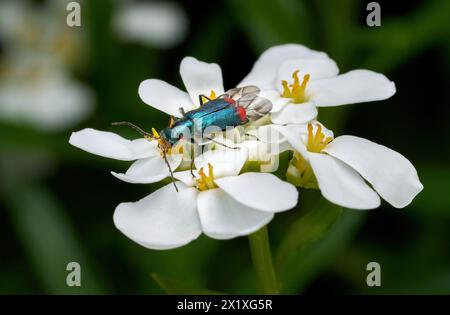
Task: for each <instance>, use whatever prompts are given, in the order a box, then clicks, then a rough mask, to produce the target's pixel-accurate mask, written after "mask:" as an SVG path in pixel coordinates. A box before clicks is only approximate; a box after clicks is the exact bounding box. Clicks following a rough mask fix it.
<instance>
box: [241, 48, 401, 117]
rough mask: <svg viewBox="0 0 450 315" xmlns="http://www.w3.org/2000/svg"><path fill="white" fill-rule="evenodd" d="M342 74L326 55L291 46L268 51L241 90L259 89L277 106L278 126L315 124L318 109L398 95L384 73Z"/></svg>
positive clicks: (245, 80)
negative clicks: (313, 122)
mask: <svg viewBox="0 0 450 315" xmlns="http://www.w3.org/2000/svg"><path fill="white" fill-rule="evenodd" d="M338 73H339V69H338V67H337V65H336V63H335V62H334V61H333V60H331V59H330V58H329V57H328V56H327V55H326V54H325V53H323V52H318V51H314V50H311V49H309V48H306V47H304V46H301V45H296V44H287V45H281V46H275V47H272V48H270V49H268V50H266V51H265V52H264V53H263V54H262V55H261V56H260V58H259V59H258V60H257V61H256V63H255V65H254V66H253V69H252V70H251V72H250V73H249V74H248V75H247V76H246V77H245V78H244V80H242V82H241V83H239V85H238V86H245V85H257V86H259V87H260V88H261V89H262V90H263V94H264V96H265V97H267V98H268V99H270V100H271V101H272V103H273V108H272V114H271V118H272V121H273V122H274V123H276V124H294V123H298V124H301V123H306V122H308V121H311V120H312V119H314V118H315V117H316V116H317V108H316V107H317V106H318V107H325V106H338V105H345V104H353V103H360V102H369V101H377V100H383V99H387V98H389V97H391V96H392V95H393V94H394V93H395V84H394V83H393V82H391V81H389V80H388V79H387V78H386V77H385V76H384V75H382V74H380V73H376V72H373V71H369V70H353V71H350V72H347V73H344V74H341V75H338Z"/></svg>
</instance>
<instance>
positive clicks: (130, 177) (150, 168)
mask: <svg viewBox="0 0 450 315" xmlns="http://www.w3.org/2000/svg"><path fill="white" fill-rule="evenodd" d="M182 158H183V156H182V155H181V154H176V155H168V156H167V161H168V162H169V165H170V168H171V169H172V170H175V169H177V167H178V166H179V165H180V164H181V161H182ZM111 174H112V175H114V176H115V177H117V178H118V179H120V180H123V181H124V182H127V183H131V184H151V183H156V182H159V181H160V180H163V179H164V178H166V177H168V176H169V175H170V172H169V168H168V167H167V164H166V162H165V161H164V159H163V158H162V157H161V156H160V155H158V156H154V157H151V158H146V159H141V160H137V161H136V162H134V163H133V164H132V165H131V166H130V168H129V169H128V170H127V172H126V173H125V174H123V173H115V172H111Z"/></svg>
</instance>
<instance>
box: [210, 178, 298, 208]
mask: <svg viewBox="0 0 450 315" xmlns="http://www.w3.org/2000/svg"><path fill="white" fill-rule="evenodd" d="M215 183H216V184H217V186H219V187H220V188H222V189H223V190H224V191H225V192H226V193H227V194H228V195H230V197H231V198H233V199H235V200H236V201H237V202H239V203H241V204H243V205H245V206H247V207H250V208H254V209H256V210H261V211H266V212H281V211H286V210H289V209H292V208H293V207H295V205H296V204H297V199H298V191H297V189H296V188H295V187H294V186H293V185H291V184H289V183H287V182H284V181H282V180H281V179H279V178H278V177H276V176H275V175H273V174H268V173H244V174H242V175H239V176H231V177H224V178H219V179H216V180H215Z"/></svg>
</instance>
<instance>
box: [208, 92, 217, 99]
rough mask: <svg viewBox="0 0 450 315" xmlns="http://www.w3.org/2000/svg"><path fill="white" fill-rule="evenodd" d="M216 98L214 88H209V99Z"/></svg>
mask: <svg viewBox="0 0 450 315" xmlns="http://www.w3.org/2000/svg"><path fill="white" fill-rule="evenodd" d="M216 98H217V95H216V92H214V90H211V93H209V99H210V100H215V99H216Z"/></svg>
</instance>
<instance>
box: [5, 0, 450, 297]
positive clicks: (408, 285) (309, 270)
mask: <svg viewBox="0 0 450 315" xmlns="http://www.w3.org/2000/svg"><path fill="white" fill-rule="evenodd" d="M178 2H179V3H180V5H181V6H182V7H183V8H184V9H185V11H186V13H187V14H188V17H189V20H190V28H189V31H188V36H187V38H186V39H185V40H184V41H183V42H182V43H181V44H180V45H179V46H177V47H175V48H173V49H170V50H156V49H151V48H146V47H143V46H140V45H134V44H125V43H123V42H122V41H120V40H119V39H118V38H117V36H115V35H114V34H113V33H112V32H111V28H110V18H111V13H112V12H113V3H112V2H111V1H106V0H101V1H100V0H98V1H97V0H89V1H85V5H84V6H83V7H82V10H83V11H82V22H83V26H82V27H83V28H84V31H85V32H87V35H88V38H89V46H90V49H89V51H86V53H85V58H86V60H84V61H85V67H84V68H83V69H82V70H80V71H79V72H78V73H76V75H77V77H78V78H79V79H80V80H83V81H84V82H85V83H87V84H89V85H90V86H91V87H92V89H93V90H94V91H95V93H96V96H97V107H96V110H95V112H94V113H93V115H91V117H90V118H89V119H88V120H87V121H85V122H83V123H82V124H80V125H79V126H76V127H74V128H73V130H67V131H65V132H60V133H53V134H48V133H39V132H36V131H34V130H33V129H29V128H27V127H23V126H19V125H13V124H5V123H2V124H0V152H1V155H0V157H1V165H2V167H1V168H0V170H1V172H2V173H1V174H0V178H1V180H0V222H1V223H0V224H1V225H0V251H1V252H0V293H4V294H12V293H45V294H46V293H50V294H55V293H64V294H71V293H88V294H104V293H127V294H130V293H141V294H151V293H163V292H164V291H169V292H172V293H201V292H206V291H204V290H205V289H208V290H214V291H220V292H230V293H255V292H256V291H255V290H256V289H255V278H254V274H253V271H252V267H251V260H250V256H249V251H248V240H247V239H246V238H238V239H234V240H230V241H216V240H212V239H209V238H207V237H205V236H202V237H200V238H199V239H198V240H196V241H194V242H192V243H191V244H189V245H187V246H185V247H183V248H180V249H176V250H169V251H153V250H148V249H145V248H143V247H140V246H139V245H137V244H135V243H133V242H132V241H130V240H128V239H127V238H126V237H125V236H124V235H122V234H121V233H120V232H119V231H118V230H116V229H115V227H114V225H113V222H112V214H113V211H114V208H115V206H116V205H117V204H118V203H120V202H123V201H135V200H138V199H140V198H142V197H144V196H146V195H147V194H149V193H151V192H152V191H153V190H155V189H156V188H157V187H159V186H160V185H161V184H155V185H131V184H127V183H124V182H121V181H119V180H117V179H115V178H114V177H112V176H111V175H110V174H109V171H110V170H116V171H117V170H119V171H121V170H125V169H126V168H127V165H129V163H122V162H117V161H113V160H108V159H104V158H101V157H97V156H93V155H90V154H88V153H86V152H83V151H81V150H78V149H76V148H74V147H72V146H70V145H69V144H68V139H69V136H70V133H71V131H75V130H79V129H81V128H84V127H93V128H96V129H102V130H111V131H116V132H118V133H120V134H121V135H123V136H127V137H133V136H135V134H134V133H133V132H132V131H128V130H126V129H125V130H124V129H117V128H114V127H112V126H110V123H111V122H113V121H119V120H129V121H133V122H136V123H138V124H140V125H142V126H145V127H146V128H147V129H150V128H151V127H155V128H156V129H158V128H161V127H163V126H164V125H165V124H166V123H167V121H168V117H167V116H166V115H164V114H162V113H160V112H158V111H157V110H154V109H152V108H150V107H149V106H147V105H145V104H144V103H143V102H142V101H141V100H140V99H139V97H138V95H137V87H138V85H139V83H140V82H141V81H142V80H144V79H146V78H150V77H153V78H159V79H162V80H166V81H167V82H169V83H172V84H175V85H177V86H179V87H182V85H181V80H180V77H179V74H178V67H179V63H180V61H181V59H182V58H183V57H184V56H187V55H192V56H195V57H197V58H199V59H201V60H204V61H208V62H217V63H219V64H220V65H221V66H222V71H223V74H224V78H225V85H226V88H231V87H233V86H234V85H235V84H237V83H238V82H239V80H240V79H241V78H243V76H245V75H246V74H247V73H248V71H249V70H250V68H251V66H252V64H253V62H254V61H255V60H256V58H257V57H258V56H259V54H260V53H261V52H262V51H264V50H265V49H267V48H269V47H271V46H273V45H276V44H282V43H289V42H292V43H300V44H304V45H307V46H309V47H311V48H314V49H318V50H323V51H325V52H327V53H328V54H329V55H330V57H332V58H333V59H335V60H336V62H337V63H338V65H339V67H340V69H341V72H345V71H348V70H351V69H355V68H367V69H370V70H374V71H379V72H382V73H384V74H386V75H387V76H388V77H389V78H390V79H391V80H393V81H394V82H395V83H396V86H397V93H396V94H395V95H394V96H393V97H392V98H391V99H389V100H387V101H383V102H374V103H368V104H357V105H349V106H346V107H336V108H327V109H321V110H320V114H319V119H320V120H321V121H322V122H323V123H324V124H325V125H326V126H327V127H329V128H331V129H333V130H334V131H335V135H339V134H353V135H357V136H361V137H365V138H368V139H370V140H372V141H375V142H378V143H381V144H384V145H386V146H388V147H390V148H392V149H394V150H396V151H398V152H400V153H402V154H404V155H405V156H406V157H407V158H408V159H409V160H410V161H411V162H412V163H413V164H414V165H415V166H416V168H417V170H418V173H419V176H420V179H421V181H422V183H423V184H424V186H425V188H424V190H423V192H422V193H421V194H419V196H418V197H417V198H416V199H415V200H414V201H413V202H412V204H411V205H410V206H408V207H406V208H405V209H401V210H399V209H395V208H393V207H391V206H390V205H388V204H386V203H383V205H382V206H381V207H380V208H379V209H376V210H372V211H356V210H348V209H344V210H343V212H342V215H341V216H340V217H339V218H338V219H337V220H336V223H334V224H332V227H331V228H330V230H329V231H327V232H326V233H324V231H322V230H320V225H319V224H317V221H320V222H322V221H323V220H324V218H322V217H321V215H324V214H326V213H327V212H326V211H330V210H329V209H331V206H330V205H329V204H327V203H325V202H323V201H321V202H319V203H318V202H317V197H318V195H317V193H314V192H311V191H301V192H300V202H299V206H298V209H295V210H294V211H291V212H288V213H285V214H278V215H277V216H276V218H275V220H274V221H273V222H272V223H271V224H270V227H269V233H270V236H271V241H272V245H273V251H274V256H275V257H276V261H278V260H277V259H281V258H279V256H278V255H281V256H282V255H283V254H279V253H280V252H281V251H282V250H281V249H282V248H283V246H285V247H284V248H285V249H284V252H285V253H286V252H287V253H288V254H289V255H288V256H290V257H291V258H289V259H288V260H287V261H286V263H284V264H283V266H282V267H279V271H280V279H281V281H282V285H283V292H284V293H319V292H320V293H358V294H359V293H364V294H365V293H368V294H373V293H387V294H399V293H413V294H430V293H447V294H448V293H450V228H449V227H450V190H449V188H450V185H449V177H450V165H449V163H448V161H449V156H450V155H449V144H450V141H449V140H450V138H449V135H450V130H449V129H450V124H449V118H450V107H449V105H450V104H449V97H450V89H449V82H450V80H449V76H450V1H440V0H430V1H405V2H401V3H400V2H397V1H395V3H394V1H379V3H380V4H381V9H382V20H381V21H382V26H381V27H372V28H370V27H368V26H367V25H366V23H365V17H366V14H367V11H366V9H365V6H366V4H367V2H368V1H356V0H341V1H337V0H336V1H329V0H318V1H306V0H305V1H295V0H277V1H260V0H230V1H178ZM315 205H318V208H317V209H314V206H315ZM320 209H322V210H320ZM327 209H328V210H327ZM311 210H315V212H310V213H308V212H309V211H311ZM321 211H322V212H321ZM325 217H326V218H325V219H329V218H328V217H327V216H326V215H325ZM331 221H333V220H331ZM315 223H316V224H317V225H315ZM286 234H289V235H294V236H291V237H293V239H294V243H295V244H293V245H292V244H291V245H292V246H290V245H289V246H288V245H283V244H285V243H283V242H284V241H285V240H286V239H285V238H284V237H285V235H286ZM291 241H292V240H291ZM286 246H287V247H286ZM286 248H287V249H286ZM70 261H77V262H79V263H80V264H81V267H82V287H81V288H69V287H67V286H66V283H65V278H66V274H67V272H66V271H65V267H66V264H67V263H68V262H70ZM370 261H376V262H378V263H380V265H381V270H382V286H381V287H380V288H369V287H368V286H367V285H366V281H365V280H366V275H367V271H366V270H365V269H366V265H367V263H368V262H370ZM151 273H154V277H153V278H152V277H151ZM155 279H156V280H157V281H155ZM161 286H162V287H163V288H161Z"/></svg>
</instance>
